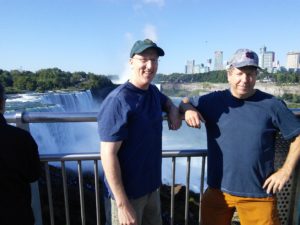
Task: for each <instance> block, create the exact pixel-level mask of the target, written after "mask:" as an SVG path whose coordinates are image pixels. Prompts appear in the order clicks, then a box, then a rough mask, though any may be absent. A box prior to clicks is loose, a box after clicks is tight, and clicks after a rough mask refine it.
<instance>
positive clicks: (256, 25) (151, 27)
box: [0, 0, 300, 77]
mask: <svg viewBox="0 0 300 225" xmlns="http://www.w3.org/2000/svg"><path fill="white" fill-rule="evenodd" d="M299 9H300V1H299V0H252V1H243V0H0V68H1V69H4V70H9V71H10V70H15V69H17V70H29V71H32V72H35V71H37V70H40V69H46V68H54V67H56V68H59V69H61V70H63V71H69V72H75V71H83V72H87V73H88V72H91V73H95V74H102V75H119V76H122V77H127V76H128V77H129V75H130V69H129V66H128V60H129V52H130V50H131V47H132V45H133V44H134V42H135V41H136V40H141V39H145V38H150V39H152V40H153V41H155V42H156V43H157V44H158V46H160V47H161V48H163V49H164V51H165V53H166V54H165V56H164V57H161V58H160V62H159V68H158V73H163V74H171V73H184V70H185V65H186V63H187V60H195V63H196V64H201V63H204V64H205V63H206V60H207V59H208V58H211V59H212V60H213V63H214V52H215V51H223V58H224V61H226V60H229V59H230V57H231V56H232V54H233V53H234V52H235V51H236V50H237V49H238V48H249V49H252V50H254V51H256V52H257V53H259V49H260V48H261V47H263V46H266V47H267V50H268V51H274V52H275V58H276V60H279V62H280V65H282V66H285V64H286V55H287V52H289V51H300V28H299V26H300V25H299V24H300V16H299V15H300V14H299Z"/></svg>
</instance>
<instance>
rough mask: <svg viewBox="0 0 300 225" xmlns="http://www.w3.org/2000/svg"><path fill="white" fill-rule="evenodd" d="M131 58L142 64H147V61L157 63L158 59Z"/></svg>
mask: <svg viewBox="0 0 300 225" xmlns="http://www.w3.org/2000/svg"><path fill="white" fill-rule="evenodd" d="M132 59H137V60H139V61H140V62H141V63H142V64H147V63H148V61H150V62H151V63H153V64H158V62H159V60H158V59H147V58H132Z"/></svg>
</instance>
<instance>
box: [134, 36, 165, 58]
mask: <svg viewBox="0 0 300 225" xmlns="http://www.w3.org/2000/svg"><path fill="white" fill-rule="evenodd" d="M148 48H154V49H156V51H157V54H158V56H164V55H165V52H164V50H163V49H162V48H160V47H158V46H157V45H156V44H155V43H154V42H153V41H151V40H150V39H145V40H143V41H142V40H138V41H136V42H135V43H134V45H133V47H132V49H131V51H130V58H132V57H133V56H134V55H135V54H139V53H142V52H143V51H145V50H146V49H148Z"/></svg>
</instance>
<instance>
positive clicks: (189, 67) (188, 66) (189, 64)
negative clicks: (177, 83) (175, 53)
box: [185, 60, 195, 74]
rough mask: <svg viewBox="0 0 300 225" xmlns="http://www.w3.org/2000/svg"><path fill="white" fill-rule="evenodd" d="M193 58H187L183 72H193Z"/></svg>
mask: <svg viewBox="0 0 300 225" xmlns="http://www.w3.org/2000/svg"><path fill="white" fill-rule="evenodd" d="M194 66H195V60H188V61H187V62H186V65H185V73H186V74H193V73H194Z"/></svg>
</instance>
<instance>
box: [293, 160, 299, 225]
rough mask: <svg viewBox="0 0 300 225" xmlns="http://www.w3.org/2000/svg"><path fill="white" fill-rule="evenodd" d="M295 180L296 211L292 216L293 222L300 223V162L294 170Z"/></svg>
mask: <svg viewBox="0 0 300 225" xmlns="http://www.w3.org/2000/svg"><path fill="white" fill-rule="evenodd" d="M294 176H295V177H294V182H295V205H294V213H293V215H294V216H293V218H292V221H293V222H292V224H298V225H300V162H298V165H297V167H296V169H295V171H294Z"/></svg>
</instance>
